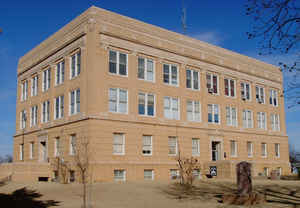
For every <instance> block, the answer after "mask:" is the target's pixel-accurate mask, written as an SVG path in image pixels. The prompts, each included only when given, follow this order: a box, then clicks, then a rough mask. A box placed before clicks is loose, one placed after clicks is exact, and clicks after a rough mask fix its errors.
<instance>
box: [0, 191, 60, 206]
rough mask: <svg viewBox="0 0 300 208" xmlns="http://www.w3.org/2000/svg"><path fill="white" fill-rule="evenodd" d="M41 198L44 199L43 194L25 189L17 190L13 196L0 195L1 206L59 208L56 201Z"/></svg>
mask: <svg viewBox="0 0 300 208" xmlns="http://www.w3.org/2000/svg"><path fill="white" fill-rule="evenodd" d="M40 197H42V194H40V193H38V192H37V191H35V190H29V189H27V188H26V187H24V188H21V189H17V190H15V191H14V192H12V193H11V194H3V193H0V205H1V207H2V206H3V207H9V208H21V207H22V208H47V207H52V206H58V205H59V203H60V202H59V201H54V200H45V201H42V200H38V199H39V198H40Z"/></svg>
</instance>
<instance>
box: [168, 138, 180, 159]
mask: <svg viewBox="0 0 300 208" xmlns="http://www.w3.org/2000/svg"><path fill="white" fill-rule="evenodd" d="M171 139H175V141H176V143H175V153H174V154H171V153H170V150H171V148H173V146H171V145H170V140H171ZM177 154H178V137H176V136H169V137H168V155H169V156H176V155H177Z"/></svg>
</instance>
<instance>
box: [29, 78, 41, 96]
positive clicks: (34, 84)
mask: <svg viewBox="0 0 300 208" xmlns="http://www.w3.org/2000/svg"><path fill="white" fill-rule="evenodd" d="M38 80H39V77H38V75H35V76H33V77H32V78H31V97H33V96H37V94H38Z"/></svg>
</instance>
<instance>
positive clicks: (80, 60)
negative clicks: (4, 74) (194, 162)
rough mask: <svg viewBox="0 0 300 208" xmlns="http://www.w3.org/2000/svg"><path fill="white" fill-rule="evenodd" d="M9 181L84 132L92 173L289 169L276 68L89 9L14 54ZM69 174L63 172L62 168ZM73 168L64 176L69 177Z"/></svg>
mask: <svg viewBox="0 0 300 208" xmlns="http://www.w3.org/2000/svg"><path fill="white" fill-rule="evenodd" d="M17 74H18V90H17V108H16V133H15V136H14V155H13V165H12V166H11V167H10V171H11V174H12V178H13V179H14V180H23V181H30V180H31V181H36V180H38V179H39V178H41V177H46V178H49V179H51V178H53V177H54V176H53V175H54V173H53V171H54V170H53V168H52V166H51V161H53V159H54V158H55V157H58V156H59V157H62V158H64V160H65V161H72V157H74V149H73V148H74V147H73V145H72V144H74V143H76V141H78V140H79V139H80V138H87V139H88V140H89V142H90V147H91V149H92V150H91V152H92V153H93V157H92V161H91V164H92V165H93V178H94V180H95V181H113V180H128V181H129V180H168V179H171V178H174V177H175V176H176V175H178V167H177V165H176V164H177V163H176V157H177V156H178V152H179V150H180V152H181V155H182V156H184V157H191V156H193V157H195V158H197V159H199V161H200V164H201V168H200V169H199V170H195V171H194V174H197V175H198V176H199V177H205V175H206V174H209V173H210V170H211V168H214V167H216V169H217V177H220V178H225V177H234V175H235V165H236V164H237V163H238V162H240V161H249V162H250V163H252V165H253V175H254V176H257V175H270V173H271V171H272V170H278V171H279V172H280V174H289V171H290V163H289V149H288V136H287V134H286V124H285V112H284V98H283V96H282V93H283V77H282V73H281V71H280V69H279V68H278V67H275V66H273V65H270V64H267V63H263V62H261V61H258V60H255V59H253V58H250V57H247V56H244V55H241V54H238V53H235V52H232V51H229V50H226V49H223V48H220V47H217V46H214V45H211V44H208V43H205V42H202V41H199V40H196V39H193V38H190V37H187V36H184V35H182V34H178V33H175V32H171V31H168V30H165V29H163V28H159V27H157V26H153V25H150V24H146V23H143V22H141V21H138V20H135V19H132V18H129V17H125V16H122V15H119V14H116V13H113V12H109V11H106V10H103V9H100V8H97V7H91V8H89V9H88V10H87V11H85V12H84V13H83V14H81V15H80V16H78V17H77V18H75V19H74V20H73V21H71V22H70V23H69V24H67V25H66V26H64V27H63V28H62V29H60V30H59V31H58V32H56V33H55V34H53V35H52V36H50V37H49V38H48V39H46V40H45V41H43V42H42V43H41V44H39V45H38V46H37V47H35V48H34V49H32V50H31V51H29V52H28V53H27V54H25V55H24V56H23V57H22V58H20V60H19V65H18V73H17ZM73 171H76V170H75V169H74V170H71V171H70V174H74V172H73ZM75 175H76V174H75Z"/></svg>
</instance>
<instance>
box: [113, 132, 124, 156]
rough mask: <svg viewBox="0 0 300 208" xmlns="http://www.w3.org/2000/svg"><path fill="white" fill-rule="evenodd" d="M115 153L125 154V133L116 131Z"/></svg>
mask: <svg viewBox="0 0 300 208" xmlns="http://www.w3.org/2000/svg"><path fill="white" fill-rule="evenodd" d="M113 154H114V155H124V154H125V135H124V134H120V133H114V141H113Z"/></svg>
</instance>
